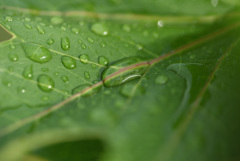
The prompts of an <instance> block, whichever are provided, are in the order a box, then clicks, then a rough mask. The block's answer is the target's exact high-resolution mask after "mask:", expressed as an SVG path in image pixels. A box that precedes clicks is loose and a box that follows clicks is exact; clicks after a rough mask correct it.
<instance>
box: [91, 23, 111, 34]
mask: <svg viewBox="0 0 240 161" xmlns="http://www.w3.org/2000/svg"><path fill="white" fill-rule="evenodd" d="M91 30H92V31H93V32H94V33H95V34H97V35H100V36H106V35H108V34H109V28H108V27H107V25H105V24H102V23H95V24H93V25H92V26H91Z"/></svg>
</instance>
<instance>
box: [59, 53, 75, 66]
mask: <svg viewBox="0 0 240 161" xmlns="http://www.w3.org/2000/svg"><path fill="white" fill-rule="evenodd" d="M62 63H63V65H64V67H66V68H67V69H74V68H76V60H75V59H74V58H72V57H69V56H63V57H62Z"/></svg>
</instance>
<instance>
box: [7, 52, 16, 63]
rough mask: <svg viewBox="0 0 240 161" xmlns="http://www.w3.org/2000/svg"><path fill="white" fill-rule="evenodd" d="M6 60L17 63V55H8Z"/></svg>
mask: <svg viewBox="0 0 240 161" xmlns="http://www.w3.org/2000/svg"><path fill="white" fill-rule="evenodd" d="M8 58H9V59H10V60H11V61H13V62H16V61H18V55H17V54H9V55H8Z"/></svg>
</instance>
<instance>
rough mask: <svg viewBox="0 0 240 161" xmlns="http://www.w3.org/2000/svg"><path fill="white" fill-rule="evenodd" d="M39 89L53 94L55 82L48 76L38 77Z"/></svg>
mask: <svg viewBox="0 0 240 161" xmlns="http://www.w3.org/2000/svg"><path fill="white" fill-rule="evenodd" d="M37 81H38V87H39V88H40V89H41V90H42V91H44V92H51V91H52V90H53V88H54V81H53V79H52V78H50V77H49V76H48V75H45V74H42V75H40V76H39V77H38V79H37Z"/></svg>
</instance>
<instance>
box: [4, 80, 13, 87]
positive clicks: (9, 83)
mask: <svg viewBox="0 0 240 161" xmlns="http://www.w3.org/2000/svg"><path fill="white" fill-rule="evenodd" d="M3 84H4V85H5V86H6V87H11V86H12V82H10V81H7V80H5V81H3Z"/></svg>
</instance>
